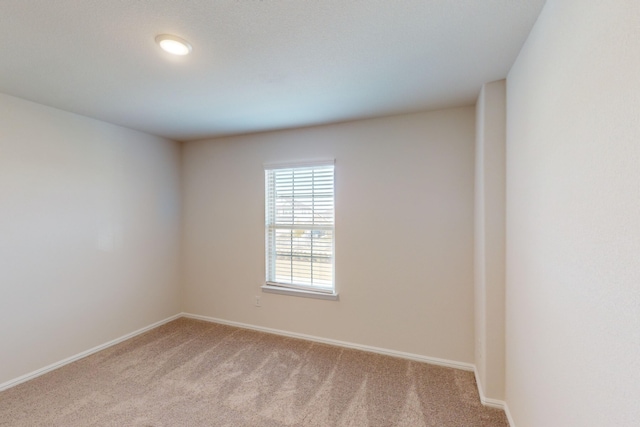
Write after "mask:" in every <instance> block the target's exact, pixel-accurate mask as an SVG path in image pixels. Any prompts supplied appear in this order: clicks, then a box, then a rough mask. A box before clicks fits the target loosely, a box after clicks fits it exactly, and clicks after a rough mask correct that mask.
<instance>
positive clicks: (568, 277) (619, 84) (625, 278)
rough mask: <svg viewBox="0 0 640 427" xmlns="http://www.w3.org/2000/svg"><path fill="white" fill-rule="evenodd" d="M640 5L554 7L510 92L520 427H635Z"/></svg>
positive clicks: (515, 403)
mask: <svg viewBox="0 0 640 427" xmlns="http://www.w3.org/2000/svg"><path fill="white" fill-rule="evenodd" d="M639 22H640V2H638V1H637V0H620V1H615V2H604V1H587V2H585V1H582V0H563V1H560V0H548V1H547V3H546V6H545V8H544V10H543V12H542V14H541V15H540V18H539V19H538V21H537V24H536V25H535V27H534V29H533V31H532V33H531V35H530V36H529V38H528V40H527V42H526V44H525V45H524V47H523V49H522V52H521V53H520V56H519V58H518V60H517V61H516V63H515V64H514V66H513V68H512V70H511V71H510V73H509V75H508V78H507V80H508V85H507V89H508V90H507V94H508V95H507V106H508V113H507V289H506V301H507V335H506V337H507V363H506V365H507V373H506V398H507V404H508V407H509V410H510V412H511V415H512V417H513V419H514V421H515V425H517V427H534V426H535V427H539V426H545V427H554V426H563V427H564V426H581V427H590V426H594V427H596V426H598V427H599V426H616V427H631V426H638V425H639V424H640V404H639V402H640V25H638V23H639Z"/></svg>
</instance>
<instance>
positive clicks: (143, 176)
mask: <svg viewBox="0 0 640 427" xmlns="http://www.w3.org/2000/svg"><path fill="white" fill-rule="evenodd" d="M178 171H179V147H178V145H177V144H176V143H174V142H170V141H168V140H165V139H161V138H156V137H152V136H149V135H145V134H142V133H139V132H134V131H131V130H128V129H124V128H121V127H117V126H113V125H110V124H106V123H104V122H100V121H96V120H92V119H88V118H85V117H81V116H77V115H74V114H70V113H66V112H63V111H60V110H56V109H53V108H48V107H45V106H42V105H38V104H34V103H30V102H27V101H23V100H19V99H17V98H13V97H10V96H6V95H1V94H0V236H1V238H0V349H1V350H0V354H1V363H0V384H2V383H3V382H6V381H9V380H12V379H15V378H17V377H19V376H21V375H24V374H27V373H29V372H32V371H34V370H36V369H40V368H42V367H44V366H46V365H49V364H51V363H54V362H58V361H60V360H62V359H64V358H67V357H70V356H72V355H75V354H77V353H79V352H82V351H85V350H88V349H90V348H91V347H94V346H96V345H100V344H103V343H105V342H107V341H110V340H112V339H115V338H118V337H120V336H122V335H124V334H127V333H130V332H132V331H134V330H136V329H139V328H142V327H145V326H147V325H149V324H151V323H154V322H156V321H159V320H161V319H164V318H166V317H168V316H171V315H174V314H176V313H178V312H180V309H181V307H180V305H181V301H180V295H179V282H178V269H177V261H178V248H179V231H180V230H179V226H180V217H179V212H180V209H179V207H180V206H179V205H180V199H179V176H178Z"/></svg>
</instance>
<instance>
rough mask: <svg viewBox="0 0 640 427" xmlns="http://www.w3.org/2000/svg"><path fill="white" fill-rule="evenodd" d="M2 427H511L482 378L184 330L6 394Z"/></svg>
mask: <svg viewBox="0 0 640 427" xmlns="http://www.w3.org/2000/svg"><path fill="white" fill-rule="evenodd" d="M0 425H1V426H30V427H31V426H65V427H72V426H146V427H149V426H155V427H160V426H230V427H231V426H233V427H242V426H259V427H262V426H264V427H276V426H278V427H279V426H322V427H330V426H381V427H382V426H407V427H420V426H429V427H431V426H434V427H436V426H437V427H446V426H456V427H464V426H469V427H472V426H474V427H475V426H481V427H482V426H487V427H489V426H503V427H506V426H508V423H507V420H506V417H505V414H504V412H502V411H499V410H496V409H491V408H486V407H483V406H482V405H481V404H480V400H479V398H478V393H477V390H476V384H475V379H474V376H473V374H472V373H471V372H464V371H459V370H455V369H450V368H443V367H438V366H433V365H428V364H424V363H418V362H412V361H408V360H404V359H397V358H393V357H387V356H381V355H377V354H371V353H366V352H361V351H356V350H350V349H344V348H339V347H333V346H329V345H324V344H318V343H312V342H308V341H302V340H297V339H291V338H285V337H280V336H276V335H271V334H265V333H260V332H254V331H250V330H245V329H238V328H234V327H230V326H224V325H218V324H213V323H207V322H202V321H196V320H190V319H178V320H176V321H173V322H171V323H168V324H166V325H163V326H161V327H159V328H156V329H154V330H152V331H150V332H147V333H145V334H143V335H139V336H137V337H135V338H133V339H130V340H128V341H125V342H123V343H121V344H118V345H116V346H113V347H110V348H108V349H106V350H103V351H101V352H99V353H96V354H94V355H92V356H89V357H87V358H84V359H82V360H79V361H77V362H74V363H72V364H70V365H67V366H64V367H62V368H60V369H57V370H55V371H53V372H50V373H48V374H46V375H43V376H41V377H38V378H36V379H34V380H31V381H29V382H26V383H23V384H20V385H18V386H16V387H13V388H11V389H9V390H6V391H4V392H2V393H0Z"/></svg>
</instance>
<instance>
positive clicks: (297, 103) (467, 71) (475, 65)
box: [0, 0, 544, 140]
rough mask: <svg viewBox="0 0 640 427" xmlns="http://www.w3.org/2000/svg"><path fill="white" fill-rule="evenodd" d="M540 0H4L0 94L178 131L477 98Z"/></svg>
mask: <svg viewBox="0 0 640 427" xmlns="http://www.w3.org/2000/svg"><path fill="white" fill-rule="evenodd" d="M543 4H544V0H482V1H481V0H1V1H0V92H4V93H6V94H9V95H14V96H18V97H21V98H25V99H28V100H32V101H35V102H39V103H42V104H45V105H50V106H54V107H58V108H61V109H63V110H67V111H72V112H75V113H79V114H83V115H86V116H89V117H95V118H98V119H101V120H105V121H108V122H111V123H115V124H119V125H123V126H127V127H130V128H133V129H138V130H142V131H145V132H148V133H151V134H156V135H162V136H166V137H169V138H172V139H176V140H192V139H198V138H203V137H211V136H221V135H230V134H236V133H247V132H255V131H263V130H271V129H279V128H288V127H298V126H306V125H313V124H322V123H329V122H337V121H345V120H352V119H358V118H365V117H375V116H381V115H389V114H397V113H403V112H411V111H419V110H425V109H435V108H444V107H450V106H458V105H471V104H472V103H473V102H474V101H475V99H476V97H477V96H478V93H479V90H480V87H481V85H482V84H483V83H485V82H489V81H493V80H497V79H501V78H504V77H505V76H506V74H507V72H508V71H509V68H510V67H511V65H512V64H513V62H514V60H515V58H516V56H517V54H518V52H519V50H520V48H521V46H522V44H523V42H524V40H525V39H526V37H527V35H528V33H529V31H530V29H531V27H532V26H533V23H534V21H535V19H536V18H537V16H538V14H539V12H540V10H541V8H542V6H543ZM163 33H169V34H174V35H177V36H180V37H183V38H185V39H187V40H189V41H190V42H191V44H192V45H193V52H192V54H191V55H189V56H187V57H171V56H170V55H168V54H166V53H165V52H163V51H161V50H160V49H159V47H158V46H157V45H156V44H155V42H154V38H155V36H156V35H158V34H163Z"/></svg>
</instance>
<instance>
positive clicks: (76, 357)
mask: <svg viewBox="0 0 640 427" xmlns="http://www.w3.org/2000/svg"><path fill="white" fill-rule="evenodd" d="M180 317H182V314H180V313H179V314H176V315H173V316H171V317H168V318H166V319H164V320H160V321H159V322H156V323H153V324H151V325H149V326H146V327H144V328H142V329H138V330H137V331H134V332H131V333H129V334H126V335H123V336H121V337H120V338H116V339H114V340H111V341H109V342H107V343H104V344H101V345H99V346H96V347H93V348H91V349H89V350H86V351H83V352H82V353H78V354H76V355H74V356H71V357H67V358H66V359H63V360H60V361H59V362H55V363H52V364H51V365H49V366H45V367H44V368H40V369H37V370H35V371H33V372H30V373H28V374H25V375H22V376H20V377H18V378H14V379H12V380H9V381H6V382H4V383H2V384H0V391H3V390H6V389H8V388H11V387H15V386H17V385H18V384H21V383H23V382H26V381H29V380H32V379H34V378H36V377H39V376H40V375H44V374H46V373H47V372H51V371H53V370H54V369H58V368H61V367H62V366H64V365H68V364H69V363H72V362H75V361H76V360H80V359H82V358H84V357H87V356H90V355H92V354H93V353H97V352H99V351H100V350H104V349H105V348H108V347H111V346H113V345H116V344H119V343H121V342H122V341H125V340H128V339H130V338H133V337H135V336H136V335H140V334H142V333H144V332H147V331H149V330H151V329H153V328H157V327H158V326H160V325H164V324H165V323H168V322H171V321H172V320H176V319H179V318H180Z"/></svg>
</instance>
